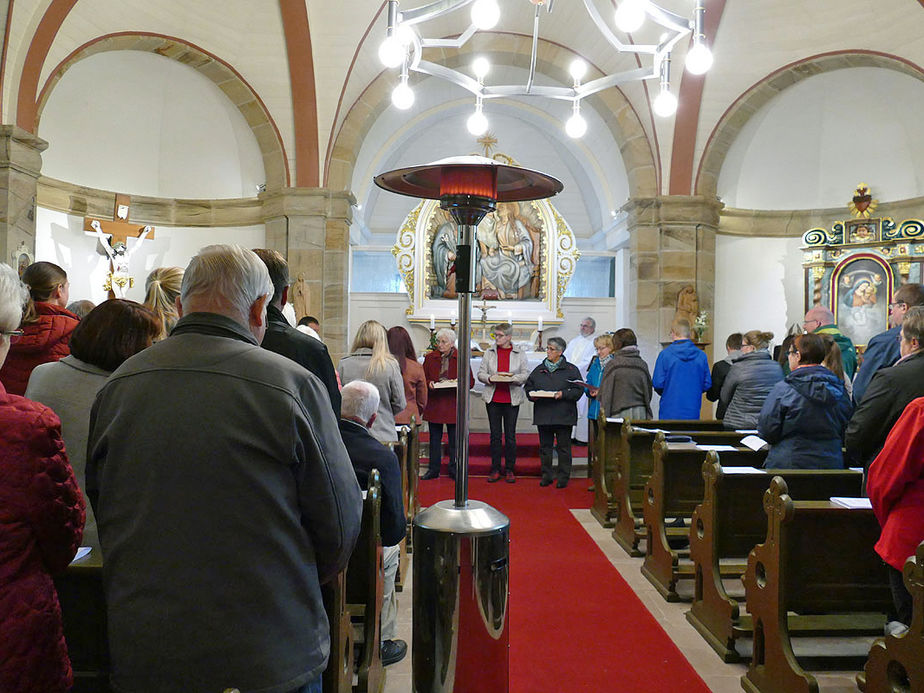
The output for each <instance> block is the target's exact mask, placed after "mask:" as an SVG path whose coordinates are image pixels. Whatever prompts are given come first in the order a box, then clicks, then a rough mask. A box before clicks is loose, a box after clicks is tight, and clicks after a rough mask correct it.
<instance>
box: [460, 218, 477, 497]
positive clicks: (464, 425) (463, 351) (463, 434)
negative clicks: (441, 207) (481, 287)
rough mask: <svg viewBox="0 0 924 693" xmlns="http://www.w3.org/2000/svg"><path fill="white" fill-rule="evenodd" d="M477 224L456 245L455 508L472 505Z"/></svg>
mask: <svg viewBox="0 0 924 693" xmlns="http://www.w3.org/2000/svg"><path fill="white" fill-rule="evenodd" d="M476 227H477V224H459V226H458V231H459V234H458V238H457V243H456V292H457V293H458V295H459V332H458V335H457V336H458V341H459V346H458V352H459V356H458V368H457V369H456V376H457V380H456V497H455V507H457V508H464V507H465V506H466V504H467V503H468V433H469V393H470V388H469V385H468V379H469V373H470V372H471V365H472V362H471V356H472V337H471V334H472V293H473V292H474V291H475V268H474V266H473V262H474V253H473V252H472V250H473V248H472V244H473V241H474V238H475V229H476Z"/></svg>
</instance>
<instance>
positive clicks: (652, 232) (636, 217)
mask: <svg viewBox="0 0 924 693" xmlns="http://www.w3.org/2000/svg"><path fill="white" fill-rule="evenodd" d="M721 209H722V203H721V202H719V201H718V200H716V199H715V198H712V199H707V198H705V197H692V196H681V195H672V196H664V197H657V198H633V199H631V200H629V202H627V203H626V205H625V206H624V207H623V211H625V212H626V213H627V214H628V230H629V248H630V251H631V255H630V258H631V259H630V265H629V281H628V287H629V296H627V298H626V300H627V301H628V305H629V308H630V314H631V315H633V327H634V329H635V331H636V333H637V335H638V340H639V347H640V348H641V350H642V353H643V354H645V355H646V356H648V357H651V356H653V355H656V354H657V353H659V351H660V350H661V342H665V341H667V340H668V339H670V327H671V321H672V320H673V318H674V311H675V309H676V305H677V294H678V293H679V292H680V290H681V289H683V288H684V287H686V286H692V287H693V288H694V289H696V295H697V298H698V299H699V310H700V311H706V312H707V313H708V314H709V328H708V329H707V331H706V332H705V334H704V335H703V341H705V342H709V343H712V342H713V332H712V326H713V322H714V315H715V314H714V311H715V234H716V230H717V229H718V226H719V211H720V210H721ZM706 353H707V355H708V356H709V359H710V362H711V360H712V347H711V346H710V347H708V348H707V349H706ZM650 365H651V366H652V368H653V367H654V361H653V360H652V361H651V364H650ZM709 404H710V406H709V414H708V415H707V418H712V416H711V403H709Z"/></svg>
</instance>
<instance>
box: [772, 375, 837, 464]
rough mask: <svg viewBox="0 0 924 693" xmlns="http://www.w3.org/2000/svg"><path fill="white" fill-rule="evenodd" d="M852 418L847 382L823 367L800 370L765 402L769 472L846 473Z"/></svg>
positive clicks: (781, 382)
mask: <svg viewBox="0 0 924 693" xmlns="http://www.w3.org/2000/svg"><path fill="white" fill-rule="evenodd" d="M852 413H853V405H852V404H851V403H850V397H848V396H847V389H846V388H845V387H844V383H843V381H841V380H840V378H838V377H837V376H836V375H834V373H832V372H831V371H829V370H828V369H827V368H825V367H824V366H804V367H802V368H797V369H796V370H794V371H793V372H792V373H790V374H789V375H787V376H786V378H785V379H784V380H782V381H780V382H778V383H777V384H776V385H774V386H773V389H772V390H771V391H770V394H769V395H768V396H767V401H766V402H764V406H763V409H761V410H760V418H759V419H758V422H757V430H758V435H760V437H761V438H763V439H764V440H766V441H767V442H768V443H770V452H769V453H768V454H767V461H766V463H765V464H764V466H765V467H766V468H767V469H843V468H844V456H843V453H842V452H841V448H842V447H843V445H844V431H845V429H846V428H847V421H849V420H850V415H851V414H852Z"/></svg>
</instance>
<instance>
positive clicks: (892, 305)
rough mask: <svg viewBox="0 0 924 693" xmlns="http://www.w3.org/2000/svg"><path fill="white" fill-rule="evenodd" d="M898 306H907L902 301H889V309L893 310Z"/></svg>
mask: <svg viewBox="0 0 924 693" xmlns="http://www.w3.org/2000/svg"><path fill="white" fill-rule="evenodd" d="M899 306H905V307H906V308H907V307H908V304H907V303H905V302H904V301H897V302H896V303H890V304H889V310H895V309H896V308H898V307H899Z"/></svg>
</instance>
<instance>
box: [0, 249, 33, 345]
mask: <svg viewBox="0 0 924 693" xmlns="http://www.w3.org/2000/svg"><path fill="white" fill-rule="evenodd" d="M28 300H29V289H28V288H27V287H26V285H25V284H23V283H22V282H21V281H20V280H19V275H18V274H16V270H14V269H13V268H12V267H10V266H9V265H7V264H5V263H2V262H0V331H2V332H11V331H12V330H15V329H16V328H17V327H19V323H20V322H22V309H23V306H24V305H25V304H26V302H27V301H28ZM6 339H9V337H6Z"/></svg>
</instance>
